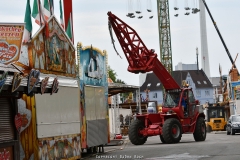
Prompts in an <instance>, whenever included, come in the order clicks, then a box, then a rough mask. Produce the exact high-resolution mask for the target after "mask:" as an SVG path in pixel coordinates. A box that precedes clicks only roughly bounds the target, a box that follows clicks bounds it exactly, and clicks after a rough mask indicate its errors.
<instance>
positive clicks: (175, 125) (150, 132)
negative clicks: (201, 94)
mask: <svg viewBox="0 0 240 160" xmlns="http://www.w3.org/2000/svg"><path fill="white" fill-rule="evenodd" d="M108 20H109V31H110V34H111V39H112V42H114V40H113V37H112V29H113V30H114V32H115V34H116V37H117V38H118V41H119V43H120V45H121V47H122V50H123V52H124V54H125V56H126V59H127V60H128V63H129V66H128V71H129V72H132V73H139V72H141V73H145V72H149V71H153V72H154V73H155V75H156V76H157V77H158V78H159V80H160V81H161V83H162V84H163V86H164V88H165V96H164V100H163V105H162V112H160V113H150V114H141V115H140V114H139V115H136V117H135V120H134V121H133V122H132V123H131V125H130V128H129V139H130V141H131V142H132V143H133V144H134V145H142V144H144V143H145V142H146V141H147V138H148V137H150V136H156V135H159V136H160V140H161V141H162V142H163V143H178V142H179V141H180V140H181V137H182V134H183V133H193V137H194V139H195V141H204V140H205V139H206V124H205V121H204V118H205V115H204V113H203V108H202V107H201V106H200V105H199V101H198V100H195V98H194V94H193V91H192V89H191V88H188V85H184V86H183V87H182V88H181V87H180V86H179V85H178V83H177V82H176V81H175V80H174V79H173V77H172V76H171V75H170V73H169V72H168V71H167V69H166V68H165V67H164V66H163V65H162V63H161V62H160V61H159V60H158V58H157V54H156V53H154V50H153V49H150V50H149V49H148V48H147V47H146V46H145V44H144V43H143V41H142V40H141V38H140V37H139V35H138V34H137V32H136V31H135V30H134V29H133V28H131V27H130V26H128V25H127V24H126V23H125V22H123V21H122V20H121V19H119V18H118V17H117V16H115V15H114V14H112V13H111V12H108ZM114 48H115V47H114ZM115 49H116V48H115ZM184 105H185V107H186V108H183V106H184Z"/></svg>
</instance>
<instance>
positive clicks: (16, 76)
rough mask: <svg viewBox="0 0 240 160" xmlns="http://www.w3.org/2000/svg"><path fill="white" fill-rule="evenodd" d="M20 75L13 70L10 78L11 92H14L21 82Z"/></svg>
mask: <svg viewBox="0 0 240 160" xmlns="http://www.w3.org/2000/svg"><path fill="white" fill-rule="evenodd" d="M22 78H23V77H22V76H21V74H20V73H17V72H15V73H14V76H13V80H12V92H15V91H16V90H17V89H18V87H19V86H20V84H21V81H22Z"/></svg>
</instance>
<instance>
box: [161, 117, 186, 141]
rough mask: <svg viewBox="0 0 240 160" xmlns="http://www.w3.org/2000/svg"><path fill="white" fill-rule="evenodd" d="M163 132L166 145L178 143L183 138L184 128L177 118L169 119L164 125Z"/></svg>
mask: <svg viewBox="0 0 240 160" xmlns="http://www.w3.org/2000/svg"><path fill="white" fill-rule="evenodd" d="M162 130H163V133H162V136H163V139H164V141H165V143H168V144H170V143H178V142H179V141H180V140H181V138H182V126H181V124H180V122H179V120H177V119H176V118H169V119H167V120H166V121H165V122H164V124H163V129H162ZM174 132H175V133H174Z"/></svg>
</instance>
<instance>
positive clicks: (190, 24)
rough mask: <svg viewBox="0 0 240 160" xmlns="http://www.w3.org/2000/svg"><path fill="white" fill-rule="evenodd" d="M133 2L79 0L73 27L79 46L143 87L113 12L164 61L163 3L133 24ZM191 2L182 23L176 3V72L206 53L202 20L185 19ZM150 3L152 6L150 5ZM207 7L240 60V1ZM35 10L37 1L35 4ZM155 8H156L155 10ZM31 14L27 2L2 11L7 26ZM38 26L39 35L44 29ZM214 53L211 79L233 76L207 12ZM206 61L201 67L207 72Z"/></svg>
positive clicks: (211, 2) (214, 1) (213, 0)
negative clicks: (111, 22)
mask: <svg viewBox="0 0 240 160" xmlns="http://www.w3.org/2000/svg"><path fill="white" fill-rule="evenodd" d="M128 1H129V0H73V26H74V37H75V46H76V45H77V42H81V43H82V44H83V46H89V45H93V46H94V47H97V48H99V49H101V50H107V52H108V64H109V65H110V67H111V68H112V69H113V70H115V71H116V73H117V78H118V79H121V80H123V81H124V82H126V83H127V84H131V85H138V84H139V79H138V77H139V75H136V74H133V73H129V72H128V71H127V67H128V62H127V60H126V58H125V56H124V54H123V52H122V50H121V47H120V46H119V42H118V41H117V38H116V37H115V34H114V39H115V40H116V42H115V45H116V48H117V50H118V52H119V53H120V54H121V56H122V57H123V59H120V57H119V56H117V54H116V52H115V51H114V49H113V47H112V43H111V39H110V35H109V31H108V16H107V12H108V11H111V12H112V13H113V14H115V15H116V16H118V17H119V18H120V19H122V20H123V21H124V22H126V23H127V24H128V25H130V26H131V27H132V28H134V29H135V30H136V31H137V33H138V34H139V36H140V37H141V39H142V40H143V42H144V43H145V45H146V46H147V47H148V49H155V51H156V53H157V54H158V57H159V55H160V54H159V50H160V49H159V36H158V35H159V34H158V20H157V0H141V9H142V12H143V18H142V19H137V18H135V19H134V18H132V19H131V18H128V17H127V16H126V14H127V13H128V8H129V7H128V5H127V4H128V3H127V2H128ZM185 1H186V0H177V5H178V7H179V11H178V14H179V16H178V17H175V16H174V14H175V13H176V12H175V11H174V9H173V8H174V6H175V0H169V2H170V7H169V11H170V25H171V39H172V41H171V44H172V56H173V69H175V66H176V65H177V64H178V63H179V62H182V63H184V64H194V63H196V47H198V49H199V53H201V46H200V45H201V44H200V22H199V14H190V15H189V16H186V15H184V13H185V10H184V7H185V6H186V4H185ZM194 1H196V0H188V5H189V7H192V6H193V2H194ZM132 2H133V5H132V6H133V8H134V10H136V9H137V3H136V2H137V0H132ZM147 2H150V3H147ZM206 2H207V5H208V7H209V9H210V11H211V13H212V16H213V18H214V20H215V21H216V22H217V26H218V28H219V30H220V32H221V34H222V37H223V39H224V41H225V43H226V45H227V47H228V49H229V51H230V53H231V55H232V58H233V59H235V57H236V55H237V53H239V51H240V40H239V39H240V38H239V37H240V20H239V16H240V9H239V8H240V1H239V0H206ZM30 3H31V7H32V5H33V0H30ZM149 4H151V6H152V7H151V6H150V5H149ZM54 5H55V11H54V12H55V13H54V14H55V16H56V17H57V18H58V19H59V17H60V16H59V14H60V13H59V12H60V11H59V0H54ZM25 8H26V0H8V1H4V4H2V5H0V20H1V22H23V21H24V14H25ZM149 8H150V9H152V10H153V16H154V17H153V18H152V19H149V18H148V17H149V16H151V14H149V13H148V12H147V9H149ZM32 21H33V27H34V28H33V34H34V33H35V32H36V31H37V30H38V29H39V27H38V26H37V25H36V24H35V23H34V20H32ZM206 23H207V38H208V52H209V59H210V74H211V77H218V76H219V64H220V65H221V66H222V71H223V74H228V71H229V70H230V68H231V66H232V65H231V62H230V60H229V58H228V55H227V53H226V51H225V49H224V47H223V44H222V42H221V40H220V38H219V36H218V34H217V32H216V30H215V28H214V25H213V24H212V21H211V20H210V18H209V15H208V13H207V12H206ZM239 59H240V58H238V59H237V60H236V65H237V68H240V60H239ZM201 60H202V58H201V57H199V64H200V68H201Z"/></svg>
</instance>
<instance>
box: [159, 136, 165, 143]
mask: <svg viewBox="0 0 240 160" xmlns="http://www.w3.org/2000/svg"><path fill="white" fill-rule="evenodd" d="M159 137H160V140H161V142H162V143H164V144H165V143H166V141H165V140H164V138H163V136H162V135H159Z"/></svg>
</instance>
